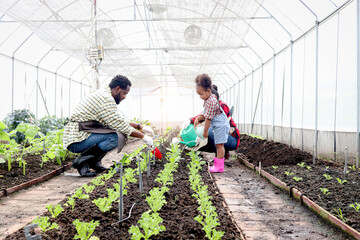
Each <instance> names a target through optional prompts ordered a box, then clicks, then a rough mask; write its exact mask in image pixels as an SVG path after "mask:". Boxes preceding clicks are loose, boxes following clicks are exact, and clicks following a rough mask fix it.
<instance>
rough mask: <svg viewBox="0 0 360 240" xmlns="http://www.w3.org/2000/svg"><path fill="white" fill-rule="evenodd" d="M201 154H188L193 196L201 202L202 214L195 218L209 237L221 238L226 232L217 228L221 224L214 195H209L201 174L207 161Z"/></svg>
mask: <svg viewBox="0 0 360 240" xmlns="http://www.w3.org/2000/svg"><path fill="white" fill-rule="evenodd" d="M199 154H200V152H193V151H192V152H189V153H188V155H189V156H190V158H191V161H190V164H188V165H187V167H188V168H189V181H190V187H191V189H192V190H193V191H194V194H193V195H192V196H193V197H195V198H196V200H197V202H198V204H199V207H198V210H199V212H200V214H199V215H198V216H196V217H195V220H196V221H198V222H199V223H200V224H201V225H202V226H203V230H204V231H205V234H206V237H207V238H208V239H212V240H217V239H221V238H222V237H223V236H224V234H225V233H224V232H222V231H218V230H216V226H219V225H220V223H219V219H218V217H217V216H218V215H217V213H216V208H215V207H214V206H213V204H212V202H211V199H212V197H211V196H209V193H208V186H207V185H205V184H204V182H203V180H202V178H201V175H200V174H199V170H200V169H201V168H202V165H204V164H206V162H205V161H203V160H202V159H201V158H200V156H199Z"/></svg>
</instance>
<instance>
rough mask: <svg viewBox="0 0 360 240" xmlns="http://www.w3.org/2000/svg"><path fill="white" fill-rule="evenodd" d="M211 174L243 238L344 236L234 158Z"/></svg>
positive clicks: (322, 237)
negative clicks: (220, 170) (221, 168)
mask: <svg viewBox="0 0 360 240" xmlns="http://www.w3.org/2000/svg"><path fill="white" fill-rule="evenodd" d="M209 157H210V155H205V158H209ZM213 177H214V179H215V180H216V183H217V186H218V188H219V190H220V192H221V193H222V194H223V196H224V198H225V201H226V203H227V204H228V206H229V209H230V211H231V212H232V215H233V217H234V218H235V221H236V222H237V224H238V226H239V227H240V229H241V230H242V233H243V234H244V236H245V239H257V240H260V239H266V240H269V239H301V240H305V239H311V240H313V239H336V240H342V239H348V238H347V237H346V236H344V235H343V234H342V233H340V232H338V231H337V230H336V229H334V228H333V227H332V226H330V225H329V224H327V223H325V222H324V221H323V220H322V219H321V218H320V217H317V216H316V215H315V213H313V212H311V211H310V210H309V209H307V208H306V207H304V206H302V205H300V203H299V202H297V201H295V200H294V199H292V198H290V197H289V196H288V195H286V193H284V192H282V191H281V190H280V189H278V188H276V187H275V186H273V185H272V184H271V183H269V182H268V181H267V180H266V179H264V178H262V177H260V176H258V175H257V174H256V173H255V172H253V171H252V170H250V169H249V168H247V167H246V166H244V165H242V164H240V163H239V162H238V161H237V160H234V159H233V160H229V161H228V160H227V162H226V165H225V172H224V173H216V174H213Z"/></svg>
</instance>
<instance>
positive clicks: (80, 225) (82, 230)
mask: <svg viewBox="0 0 360 240" xmlns="http://www.w3.org/2000/svg"><path fill="white" fill-rule="evenodd" d="M73 224H74V225H75V227H76V231H77V234H76V235H75V237H74V239H81V240H87V239H89V238H90V237H91V235H92V234H93V232H94V231H95V228H96V227H97V226H99V221H96V222H94V220H91V221H90V222H80V221H79V220H78V219H76V220H75V221H74V222H73Z"/></svg>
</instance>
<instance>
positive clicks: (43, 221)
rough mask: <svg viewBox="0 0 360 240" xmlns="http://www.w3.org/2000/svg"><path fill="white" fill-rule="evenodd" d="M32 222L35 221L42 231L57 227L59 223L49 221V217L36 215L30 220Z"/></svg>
mask: <svg viewBox="0 0 360 240" xmlns="http://www.w3.org/2000/svg"><path fill="white" fill-rule="evenodd" d="M32 223H37V224H38V226H39V228H40V229H41V231H42V232H47V231H49V230H51V229H54V228H55V229H58V228H59V225H57V224H56V223H50V222H49V217H37V218H35V219H34V220H33V221H32Z"/></svg>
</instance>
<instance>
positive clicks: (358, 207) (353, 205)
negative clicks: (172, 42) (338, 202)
mask: <svg viewBox="0 0 360 240" xmlns="http://www.w3.org/2000/svg"><path fill="white" fill-rule="evenodd" d="M349 207H351V208H353V209H355V211H356V212H358V211H359V210H360V203H357V202H356V203H352V204H350V205H349Z"/></svg>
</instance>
